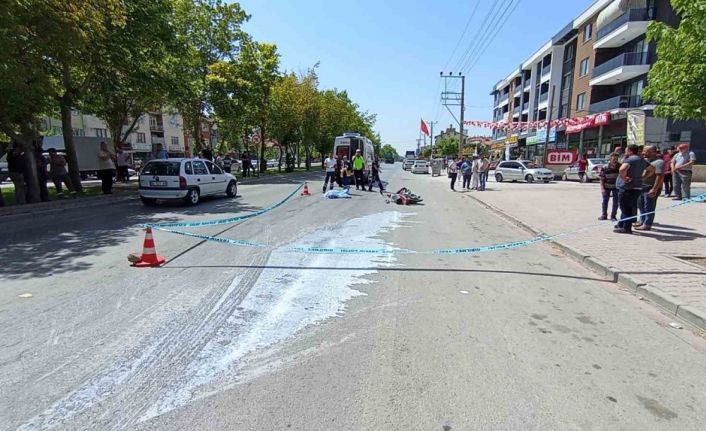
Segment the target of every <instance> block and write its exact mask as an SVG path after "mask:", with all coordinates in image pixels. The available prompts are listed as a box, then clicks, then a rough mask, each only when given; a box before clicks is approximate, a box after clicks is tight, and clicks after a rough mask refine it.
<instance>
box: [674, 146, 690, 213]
mask: <svg viewBox="0 0 706 431" xmlns="http://www.w3.org/2000/svg"><path fill="white" fill-rule="evenodd" d="M678 148H679V152H678V153H677V155H676V156H674V159H673V160H672V174H673V175H674V194H675V195H676V197H675V198H674V200H676V201H680V200H682V199H691V175H692V169H693V168H692V166H693V165H694V163H695V162H696V154H694V152H693V151H689V144H680V145H679V147H678Z"/></svg>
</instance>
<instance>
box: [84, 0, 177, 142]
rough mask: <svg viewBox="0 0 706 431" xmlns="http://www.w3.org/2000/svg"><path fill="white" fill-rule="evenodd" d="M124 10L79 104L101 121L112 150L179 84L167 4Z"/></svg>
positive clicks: (143, 1) (141, 1) (159, 0)
mask: <svg viewBox="0 0 706 431" xmlns="http://www.w3.org/2000/svg"><path fill="white" fill-rule="evenodd" d="M125 8H126V21H125V25H120V26H113V25H110V26H109V29H108V35H107V40H106V43H105V48H106V49H105V55H104V56H103V61H101V62H100V63H99V64H98V65H97V66H96V71H97V73H96V77H95V79H94V80H93V81H92V82H91V83H90V84H89V86H88V88H89V89H90V91H88V92H87V94H86V97H84V101H83V103H82V107H85V108H86V110H87V111H89V112H91V113H93V114H95V115H97V116H98V117H99V118H102V119H103V120H105V122H106V124H107V125H108V129H109V130H110V134H111V136H112V139H113V146H114V147H115V148H117V147H118V146H122V145H123V144H124V143H125V141H126V140H127V138H128V136H129V135H130V133H132V132H133V130H135V128H136V127H139V126H138V120H139V119H140V117H141V116H142V115H144V114H145V113H146V112H148V111H150V110H159V109H161V108H162V106H164V105H165V104H166V102H167V95H168V94H169V93H170V91H171V89H172V88H174V87H175V86H177V85H178V82H179V80H180V77H179V76H178V75H177V74H175V73H174V70H175V69H176V67H175V65H176V64H177V63H178V59H179V57H180V51H181V49H180V47H179V46H178V45H177V43H176V38H175V37H174V28H173V27H172V25H171V22H172V21H173V16H174V11H173V8H172V2H171V0H126V1H125ZM126 126H127V127H126Z"/></svg>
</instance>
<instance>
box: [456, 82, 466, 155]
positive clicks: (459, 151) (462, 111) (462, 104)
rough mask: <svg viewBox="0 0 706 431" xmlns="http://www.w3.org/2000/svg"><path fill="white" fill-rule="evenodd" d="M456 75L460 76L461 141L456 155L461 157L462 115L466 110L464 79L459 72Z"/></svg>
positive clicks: (460, 140)
mask: <svg viewBox="0 0 706 431" xmlns="http://www.w3.org/2000/svg"><path fill="white" fill-rule="evenodd" d="M458 74H459V76H461V121H460V123H461V126H460V128H461V139H459V140H458V155H459V156H461V154H462V153H463V113H464V111H465V110H466V106H465V103H466V102H465V97H466V77H465V76H463V75H461V72H458Z"/></svg>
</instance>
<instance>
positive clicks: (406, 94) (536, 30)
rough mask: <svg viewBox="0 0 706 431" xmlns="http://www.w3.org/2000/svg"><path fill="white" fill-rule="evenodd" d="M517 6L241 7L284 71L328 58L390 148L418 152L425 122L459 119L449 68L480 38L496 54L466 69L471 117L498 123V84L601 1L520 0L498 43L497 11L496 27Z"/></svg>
mask: <svg viewBox="0 0 706 431" xmlns="http://www.w3.org/2000/svg"><path fill="white" fill-rule="evenodd" d="M516 1H517V0H436V1H434V2H432V1H424V2H422V1H415V0H408V1H401V0H296V1H294V0H242V1H241V2H240V4H241V5H242V6H243V8H244V9H245V10H246V11H247V12H248V13H249V14H250V15H252V18H251V19H250V21H249V22H248V23H247V24H246V25H245V26H244V28H245V30H246V31H247V32H248V33H250V34H252V35H253V36H254V37H255V39H257V40H260V41H266V42H274V43H276V44H277V46H278V48H279V50H280V53H281V55H282V60H281V64H282V68H283V69H285V70H294V71H305V70H306V69H307V68H309V67H311V66H312V65H314V64H315V63H316V62H320V63H321V66H320V69H319V77H320V81H321V86H322V87H324V88H338V89H340V90H344V89H345V90H347V91H348V93H349V94H350V96H351V98H352V99H353V100H354V101H355V102H357V103H358V104H359V105H360V106H361V107H362V108H363V109H364V110H368V111H370V112H374V113H376V114H377V124H376V130H378V131H379V132H380V134H381V136H382V140H383V143H389V144H391V145H393V146H394V147H395V148H397V150H398V152H403V151H404V150H407V149H414V148H416V139H417V138H418V137H419V119H420V117H423V118H424V119H425V120H428V121H431V120H434V119H436V120H438V121H439V124H438V125H436V126H435V127H436V129H435V132H436V131H437V130H440V128H442V127H443V128H446V127H448V126H449V125H450V124H451V123H452V122H454V120H453V119H452V117H451V116H450V115H449V114H448V113H447V112H446V109H445V108H443V107H441V104H440V102H439V93H440V92H441V79H440V78H439V72H440V71H441V70H442V69H443V68H444V67H445V65H447V63H448V66H446V69H445V70H447V71H451V70H453V71H458V69H459V67H457V64H459V62H460V60H461V58H462V56H463V54H464V53H466V51H467V50H468V49H469V47H473V41H474V40H483V37H486V38H487V40H489V42H490V43H487V44H483V46H485V45H487V49H485V52H484V53H483V54H482V55H480V53H481V50H480V49H479V50H476V51H475V52H476V54H478V55H475V56H474V57H475V58H476V63H475V65H474V66H473V67H472V68H470V70H469V67H470V64H468V66H467V67H466V68H465V69H464V71H465V72H466V73H465V74H466V76H467V78H466V107H467V110H466V119H469V118H471V119H491V118H492V107H491V104H492V101H491V98H490V96H489V95H488V94H489V93H490V89H491V88H492V86H493V85H494V84H495V83H496V82H497V81H499V80H500V79H502V78H504V77H505V76H507V75H508V74H509V73H510V72H511V71H512V70H513V69H514V68H517V67H518V65H519V64H520V63H521V62H522V61H523V60H524V59H526V58H527V57H528V56H529V55H531V54H532V53H533V52H534V51H535V50H536V49H538V48H539V47H540V46H541V45H542V44H543V43H545V42H546V41H547V40H549V39H550V38H551V37H552V36H553V35H554V34H555V33H556V32H558V31H559V30H560V29H562V28H563V27H564V26H565V25H566V24H568V23H569V21H570V20H572V19H573V18H574V17H575V16H577V15H578V14H579V13H581V12H582V11H583V10H584V9H585V8H586V7H588V5H590V3H591V2H592V1H591V0H571V1H565V0H519V3H518V5H517V7H516V9H514V12H513V13H512V15H509V18H507V20H506V21H505V25H504V26H503V27H502V28H501V29H500V31H498V32H497V36H496V37H494V38H492V34H493V33H495V31H493V32H492V33H491V31H492V30H493V29H494V28H497V27H489V26H488V25H487V24H486V25H485V26H481V24H482V23H483V21H484V20H485V18H486V16H487V15H488V12H489V11H498V12H497V13H496V14H491V15H490V18H488V22H492V21H493V20H492V19H491V18H492V17H493V16H497V17H501V13H502V11H504V10H506V5H508V4H509V7H508V9H507V10H508V12H509V11H510V10H512V6H513V5H514V4H515V2H516ZM476 4H478V7H477V9H476V11H475V14H474V15H473V18H472V20H471V21H470V25H469V27H468V30H467V32H466V34H465V36H464V37H463V39H462V40H461V42H460V44H459V47H458V49H457V50H456V53H455V54H454V55H453V57H452V58H451V61H449V58H450V57H451V54H452V51H453V49H454V47H455V46H456V43H457V42H458V41H459V38H460V36H461V34H462V32H463V29H464V27H465V25H466V23H467V22H468V19H469V17H471V15H472V12H473V10H474V8H475V7H476ZM496 4H497V5H498V8H496V9H493V7H494V5H496ZM498 22H499V20H498ZM485 34H487V36H484V35H485ZM491 39H492V40H491ZM476 45H479V44H477V43H476ZM472 52H473V51H472ZM461 69H463V67H461ZM455 109H456V110H455V112H458V108H455ZM471 133H474V134H475V133H482V134H490V131H489V130H482V129H479V130H473V129H472V130H471Z"/></svg>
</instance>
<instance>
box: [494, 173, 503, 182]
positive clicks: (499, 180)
mask: <svg viewBox="0 0 706 431" xmlns="http://www.w3.org/2000/svg"><path fill="white" fill-rule="evenodd" d="M495 181H497V182H499V183H502V182H503V174H495Z"/></svg>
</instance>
